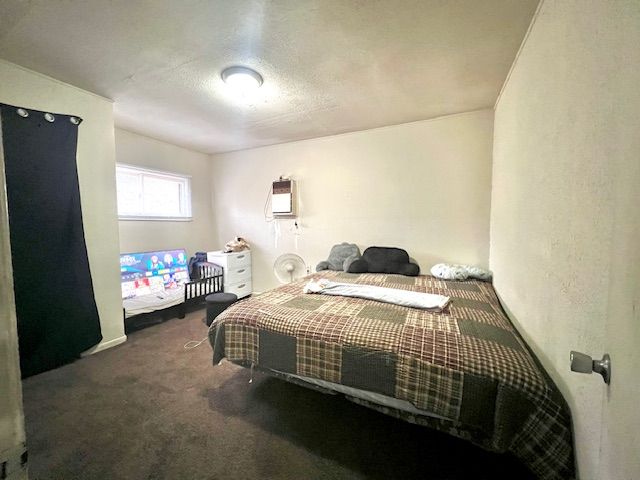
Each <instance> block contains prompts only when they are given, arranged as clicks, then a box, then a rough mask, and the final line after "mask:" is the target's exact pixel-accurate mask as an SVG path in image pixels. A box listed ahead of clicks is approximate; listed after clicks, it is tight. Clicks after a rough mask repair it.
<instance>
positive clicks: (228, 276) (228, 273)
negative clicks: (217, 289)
mask: <svg viewBox="0 0 640 480" xmlns="http://www.w3.org/2000/svg"><path fill="white" fill-rule="evenodd" d="M247 280H251V265H247V266H244V267H240V268H234V269H233V270H232V269H227V270H225V271H224V284H225V285H231V284H233V283H242V282H245V281H247Z"/></svg>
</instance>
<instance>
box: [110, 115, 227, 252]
mask: <svg viewBox="0 0 640 480" xmlns="http://www.w3.org/2000/svg"><path fill="white" fill-rule="evenodd" d="M115 139H116V140H115V141H116V162H118V163H126V164H129V165H137V166H140V167H146V168H151V169H155V170H164V171H168V172H173V173H180V174H183V175H190V176H191V201H192V206H191V207H192V212H191V213H192V215H193V220H192V221H190V222H167V221H132V220H121V221H120V222H119V224H120V250H121V252H122V253H130V252H144V251H148V250H166V249H172V248H186V249H187V252H188V254H189V255H193V253H194V252H196V251H207V250H212V249H213V247H214V246H215V240H214V238H213V217H212V213H211V181H210V179H211V173H210V164H211V161H210V159H209V156H208V155H206V154H204V153H198V152H194V151H192V150H187V149H186V148H182V147H177V146H175V145H172V144H170V143H165V142H162V141H160V140H155V139H152V138H149V137H145V136H142V135H138V134H136V133H132V132H129V131H126V130H121V129H118V128H116V130H115Z"/></svg>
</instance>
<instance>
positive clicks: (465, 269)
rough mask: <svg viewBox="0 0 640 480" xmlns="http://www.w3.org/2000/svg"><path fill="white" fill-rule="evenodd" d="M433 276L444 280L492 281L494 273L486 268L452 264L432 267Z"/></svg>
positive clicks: (440, 264)
mask: <svg viewBox="0 0 640 480" xmlns="http://www.w3.org/2000/svg"><path fill="white" fill-rule="evenodd" d="M431 275H433V276H434V277H436V278H442V279H443V280H466V279H467V278H477V279H478V280H486V281H489V280H491V277H492V273H491V271H489V270H485V269H484V268H480V267H474V266H472V265H455V264H452V263H438V264H437V265H434V266H433V267H431Z"/></svg>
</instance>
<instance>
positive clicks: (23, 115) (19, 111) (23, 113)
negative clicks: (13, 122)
mask: <svg viewBox="0 0 640 480" xmlns="http://www.w3.org/2000/svg"><path fill="white" fill-rule="evenodd" d="M16 112H17V113H18V115H20V116H21V117H23V118H27V117H28V116H29V112H27V111H26V110H25V109H24V108H19V109H17V110H16Z"/></svg>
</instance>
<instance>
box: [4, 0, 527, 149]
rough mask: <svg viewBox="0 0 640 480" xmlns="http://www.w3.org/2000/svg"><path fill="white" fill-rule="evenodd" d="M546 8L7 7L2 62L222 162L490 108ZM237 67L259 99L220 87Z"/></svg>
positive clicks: (448, 3) (107, 3)
mask: <svg viewBox="0 0 640 480" xmlns="http://www.w3.org/2000/svg"><path fill="white" fill-rule="evenodd" d="M537 3H538V0H271V1H269V0H180V1H176V0H143V1H140V0H31V1H24V0H1V1H0V58H4V59H6V60H8V61H10V62H14V63H17V64H20V65H23V66H25V67H27V68H30V69H33V70H36V71H38V72H41V73H44V74H47V75H50V76H52V77H54V78H57V79H59V80H62V81H64V82H67V83H70V84H72V85H76V86H78V87H80V88H83V89H85V90H89V91H91V92H95V93H97V94H99V95H103V96H105V97H108V98H111V99H113V100H114V101H115V104H114V111H115V118H116V125H117V126H119V127H122V128H125V129H128V130H131V131H134V132H138V133H142V134H145V135H148V136H151V137H155V138H159V139H162V140H166V141H168V142H171V143H175V144H177V145H182V146H186V147H189V148H192V149H195V150H199V151H202V152H207V153H215V152H224V151H230V150H238V149H243V148H249V147H256V146H261V145H269V144H275V143H281V142H288V141H293V140H301V139H305V138H312V137H320V136H324V135H331V134H337V133H342V132H349V131H355V130H364V129H367V128H373V127H379V126H383V125H393V124H398V123H404V122H410V121H415V120H422V119H426V118H433V117H437V116H441V115H447V114H452V113H458V112H463V111H469V110H475V109H479V108H484V107H487V106H491V105H493V103H494V101H495V99H496V97H497V95H498V92H499V90H500V87H501V85H502V83H503V81H504V79H505V77H506V75H507V72H508V70H509V67H510V65H511V63H512V62H513V59H514V57H515V54H516V52H517V49H518V47H519V45H520V42H521V41H522V38H523V36H524V34H525V31H526V29H527V26H528V24H529V21H530V20H531V17H532V16H533V13H534V10H535V8H536V5H537ZM235 64H241V65H247V66H250V67H252V68H254V69H255V70H257V71H258V72H260V73H261V74H262V76H263V77H264V84H263V86H262V87H261V88H260V89H259V91H258V92H257V93H256V95H255V96H254V97H252V98H249V99H242V100H240V99H238V98H237V97H233V96H231V95H230V94H229V89H228V87H227V86H226V85H225V84H223V83H222V81H221V80H220V72H221V70H222V69H224V68H225V67H227V66H230V65H235ZM0 100H1V99H0ZM69 113H72V112H69Z"/></svg>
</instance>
